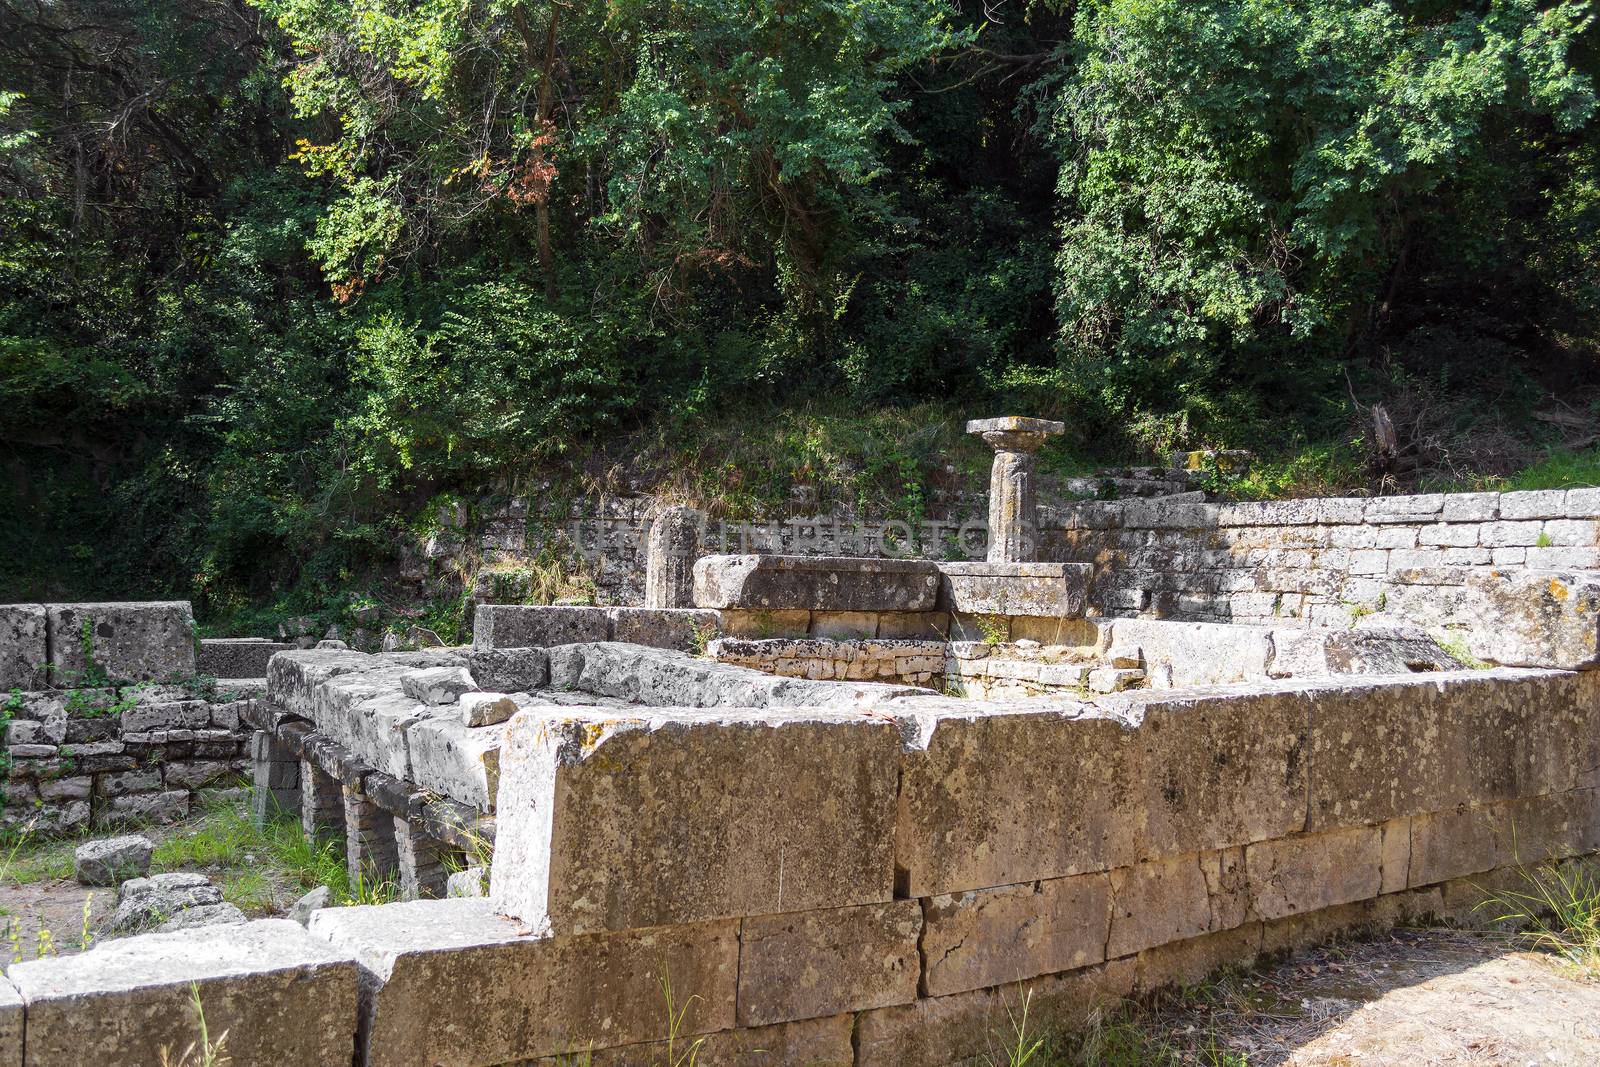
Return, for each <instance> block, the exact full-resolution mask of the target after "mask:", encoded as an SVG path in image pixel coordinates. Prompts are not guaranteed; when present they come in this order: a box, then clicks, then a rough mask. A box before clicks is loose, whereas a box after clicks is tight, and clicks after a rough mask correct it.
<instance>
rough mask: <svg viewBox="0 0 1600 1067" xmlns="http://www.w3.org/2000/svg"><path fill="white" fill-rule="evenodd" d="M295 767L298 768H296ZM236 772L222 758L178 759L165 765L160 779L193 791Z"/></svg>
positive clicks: (234, 774) (171, 785)
mask: <svg viewBox="0 0 1600 1067" xmlns="http://www.w3.org/2000/svg"><path fill="white" fill-rule="evenodd" d="M273 766H282V767H285V768H295V764H292V763H283V764H273ZM295 769H296V770H298V768H295ZM238 773H239V772H238V771H237V770H236V769H235V768H234V765H233V764H232V763H228V762H226V761H224V760H178V761H176V762H173V763H168V764H167V765H166V766H165V768H164V770H163V772H162V780H163V782H164V783H165V784H166V787H167V788H168V789H188V790H190V791H193V790H196V789H203V788H205V787H206V786H209V785H211V784H213V783H215V782H220V781H222V780H223V779H226V778H228V777H230V776H233V777H235V778H237V776H238ZM285 773H287V772H285Z"/></svg>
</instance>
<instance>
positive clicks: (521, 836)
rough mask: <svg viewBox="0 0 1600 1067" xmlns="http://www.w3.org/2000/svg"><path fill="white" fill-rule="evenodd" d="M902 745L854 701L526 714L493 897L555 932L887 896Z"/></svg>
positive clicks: (510, 759)
mask: <svg viewBox="0 0 1600 1067" xmlns="http://www.w3.org/2000/svg"><path fill="white" fill-rule="evenodd" d="M898 747H899V738H898V734H897V731H896V729H895V725H894V723H893V722H892V721H890V720H889V719H888V718H887V717H886V716H885V717H882V718H867V717H865V716H862V715H860V714H857V713H848V712H846V713H837V714H830V713H827V712H804V711H796V712H782V713H776V712H766V713H761V712H746V711H730V712H727V713H724V714H718V713H707V712H666V711H649V710H647V709H642V708H641V709H637V713H635V714H627V713H617V712H607V711H602V710H599V709H563V710H562V711H560V712H556V711H552V712H550V713H547V714H544V715H542V716H541V715H539V714H537V713H534V712H522V713H520V714H518V715H517V716H516V717H515V718H513V719H512V720H511V723H510V728H509V733H508V735H507V747H506V751H505V753H504V754H503V763H504V768H505V773H504V775H503V778H502V786H501V791H500V798H499V800H500V807H499V811H498V815H497V821H498V825H497V828H496V839H495V862H494V866H493V868H492V872H491V878H492V887H491V888H492V895H493V896H494V898H495V899H496V900H498V901H499V902H500V904H501V905H502V906H503V907H504V909H505V910H506V911H507V912H508V913H509V914H512V915H516V916H518V917H520V918H522V919H523V920H524V921H525V922H528V923H530V924H532V925H534V926H535V927H543V926H544V925H545V924H546V923H548V924H549V927H550V928H551V929H553V930H555V931H556V932H558V933H582V932H586V931H593V930H605V929H611V930H618V929H630V928H636V927H645V926H654V925H660V924H664V923H676V922H691V921H696V920H699V919H710V918H718V917H723V916H740V915H763V914H776V913H781V912H787V911H794V910H806V909H812V908H830V907H844V906H848V905H852V904H869V903H881V902H885V901H888V900H889V899H891V897H892V896H893V888H894V887H893V873H894V872H893V847H894V846H893V841H892V836H891V833H890V831H891V827H892V822H893V818H894V807H895V783H896V756H897V750H898Z"/></svg>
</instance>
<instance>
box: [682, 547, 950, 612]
mask: <svg viewBox="0 0 1600 1067" xmlns="http://www.w3.org/2000/svg"><path fill="white" fill-rule="evenodd" d="M938 593H939V568H938V566H937V565H936V564H934V563H931V562H929V561H927V560H920V559H869V558H865V557H855V556H779V555H748V556H706V557H704V558H702V559H699V560H697V561H696V562H695V565H694V603H695V607H697V608H740V609H743V610H746V611H932V610H933V608H934V604H935V601H936V600H937V599H938Z"/></svg>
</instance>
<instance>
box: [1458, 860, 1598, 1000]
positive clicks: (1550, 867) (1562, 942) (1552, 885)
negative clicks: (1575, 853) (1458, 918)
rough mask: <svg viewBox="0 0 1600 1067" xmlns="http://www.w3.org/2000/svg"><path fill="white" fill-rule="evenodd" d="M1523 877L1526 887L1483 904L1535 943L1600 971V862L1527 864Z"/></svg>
mask: <svg viewBox="0 0 1600 1067" xmlns="http://www.w3.org/2000/svg"><path fill="white" fill-rule="evenodd" d="M1522 878H1523V881H1524V887H1523V888H1522V889H1518V890H1508V891H1505V892H1500V893H1494V894H1491V895H1490V896H1489V897H1488V899H1486V900H1485V901H1484V902H1483V903H1482V904H1480V905H1478V907H1479V908H1480V909H1488V910H1491V911H1494V912H1496V913H1497V914H1496V917H1495V920H1494V921H1495V922H1497V923H1510V924H1512V925H1514V926H1517V927H1518V928H1519V929H1520V933H1519V934H1518V936H1519V937H1520V938H1522V939H1523V940H1525V941H1527V942H1528V943H1529V944H1531V945H1533V946H1535V947H1537V948H1540V949H1543V950H1545V951H1547V952H1551V953H1554V954H1555V955H1557V956H1559V957H1561V958H1562V959H1563V960H1565V961H1567V963H1569V964H1571V965H1572V966H1573V967H1574V968H1576V969H1577V970H1578V971H1580V972H1581V973H1582V974H1584V975H1587V976H1589V977H1600V863H1596V862H1595V861H1594V860H1577V861H1573V862H1569V863H1545V864H1541V865H1540V866H1538V867H1526V868H1523V869H1522Z"/></svg>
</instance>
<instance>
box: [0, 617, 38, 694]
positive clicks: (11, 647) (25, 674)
mask: <svg viewBox="0 0 1600 1067" xmlns="http://www.w3.org/2000/svg"><path fill="white" fill-rule="evenodd" d="M46 628H47V622H46V614H45V607H44V605H43V604H0V690H6V691H10V690H12V689H40V688H43V687H44V686H45V685H46V684H47V682H48V679H47V678H46V675H45V669H46V665H47V663H48V662H49V661H48V656H47V652H46V650H47V648H48V645H47V643H46V636H45V635H46Z"/></svg>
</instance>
